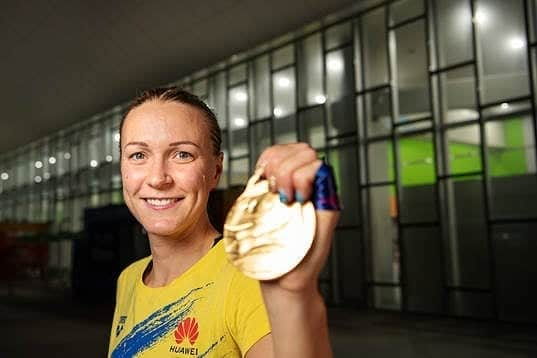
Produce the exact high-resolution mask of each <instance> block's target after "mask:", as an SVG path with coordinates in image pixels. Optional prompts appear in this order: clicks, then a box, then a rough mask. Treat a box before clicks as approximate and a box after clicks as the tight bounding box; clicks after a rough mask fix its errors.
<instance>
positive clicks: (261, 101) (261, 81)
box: [252, 55, 272, 119]
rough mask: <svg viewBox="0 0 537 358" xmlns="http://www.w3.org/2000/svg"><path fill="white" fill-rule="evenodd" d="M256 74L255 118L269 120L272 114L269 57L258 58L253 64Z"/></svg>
mask: <svg viewBox="0 0 537 358" xmlns="http://www.w3.org/2000/svg"><path fill="white" fill-rule="evenodd" d="M253 68H254V71H253V72H254V73H253V76H252V77H253V80H254V86H253V89H254V98H253V103H254V108H255V111H254V117H255V119H260V118H267V117H270V116H271V115H272V114H271V113H270V108H271V107H270V67H269V57H268V55H265V56H262V57H259V58H257V59H256V60H255V61H254V63H253Z"/></svg>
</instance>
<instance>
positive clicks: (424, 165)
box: [397, 134, 437, 223]
mask: <svg viewBox="0 0 537 358" xmlns="http://www.w3.org/2000/svg"><path fill="white" fill-rule="evenodd" d="M397 145H398V147H399V158H400V162H399V163H398V164H397V165H398V167H399V180H400V185H401V192H400V193H399V194H400V195H401V208H400V209H401V213H400V216H401V221H402V222H405V223H410V222H430V221H434V220H436V219H437V215H436V190H435V182H436V175H435V155H434V149H433V141H432V135H431V134H420V135H414V136H408V137H404V138H401V139H399V140H398V141H397Z"/></svg>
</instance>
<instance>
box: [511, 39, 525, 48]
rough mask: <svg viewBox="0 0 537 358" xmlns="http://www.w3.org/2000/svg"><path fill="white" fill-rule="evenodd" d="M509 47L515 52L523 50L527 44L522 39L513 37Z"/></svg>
mask: <svg viewBox="0 0 537 358" xmlns="http://www.w3.org/2000/svg"><path fill="white" fill-rule="evenodd" d="M509 45H510V46H511V48H512V49H513V50H519V49H521V48H523V47H524V46H525V45H526V43H525V42H524V40H522V39H521V38H520V37H513V38H512V39H511V40H509Z"/></svg>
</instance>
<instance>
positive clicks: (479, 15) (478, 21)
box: [474, 10, 487, 25]
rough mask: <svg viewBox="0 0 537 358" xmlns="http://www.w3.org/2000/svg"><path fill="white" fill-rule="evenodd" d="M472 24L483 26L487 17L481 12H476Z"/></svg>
mask: <svg viewBox="0 0 537 358" xmlns="http://www.w3.org/2000/svg"><path fill="white" fill-rule="evenodd" d="M474 22H475V23H476V24H478V25H484V24H485V23H486V22H487V15H486V14H485V12H484V11H483V10H477V11H476V12H475V15H474Z"/></svg>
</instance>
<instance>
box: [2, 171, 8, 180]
mask: <svg viewBox="0 0 537 358" xmlns="http://www.w3.org/2000/svg"><path fill="white" fill-rule="evenodd" d="M0 178H2V180H8V179H9V174H8V173H6V172H3V173H2V174H0Z"/></svg>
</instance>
